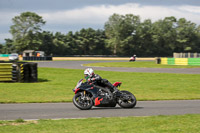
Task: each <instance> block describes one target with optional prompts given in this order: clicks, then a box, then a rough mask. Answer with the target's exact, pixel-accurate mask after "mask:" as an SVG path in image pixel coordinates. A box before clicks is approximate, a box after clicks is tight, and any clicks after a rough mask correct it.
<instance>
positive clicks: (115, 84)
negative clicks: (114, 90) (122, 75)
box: [113, 82, 122, 87]
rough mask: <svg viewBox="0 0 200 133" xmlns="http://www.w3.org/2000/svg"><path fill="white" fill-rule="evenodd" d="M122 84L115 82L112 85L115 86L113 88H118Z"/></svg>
mask: <svg viewBox="0 0 200 133" xmlns="http://www.w3.org/2000/svg"><path fill="white" fill-rule="evenodd" d="M121 84H122V82H115V83H114V84H113V85H114V86H115V87H118V86H120V85H121Z"/></svg>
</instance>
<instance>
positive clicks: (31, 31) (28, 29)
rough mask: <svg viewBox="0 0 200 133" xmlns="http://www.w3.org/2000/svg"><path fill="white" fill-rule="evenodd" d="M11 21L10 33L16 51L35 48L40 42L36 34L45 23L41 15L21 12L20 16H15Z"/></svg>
mask: <svg viewBox="0 0 200 133" xmlns="http://www.w3.org/2000/svg"><path fill="white" fill-rule="evenodd" d="M12 21H13V25H12V26H11V27H10V33H11V34H12V36H13V41H14V45H15V46H16V49H17V51H18V52H22V51H23V50H25V49H35V48H36V49H37V48H38V47H39V45H40V43H38V37H37V36H36V35H37V33H38V32H39V31H41V26H42V25H44V24H45V21H44V20H43V19H42V17H41V16H39V15H37V14H36V13H33V12H23V13H21V14H20V16H15V17H14V18H13V19H12Z"/></svg>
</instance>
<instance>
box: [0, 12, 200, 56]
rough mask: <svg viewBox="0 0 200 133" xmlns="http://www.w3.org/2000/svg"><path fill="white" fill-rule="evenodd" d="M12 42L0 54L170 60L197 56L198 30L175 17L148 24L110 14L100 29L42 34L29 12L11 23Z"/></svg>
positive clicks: (40, 21) (38, 18) (199, 49)
mask: <svg viewBox="0 0 200 133" xmlns="http://www.w3.org/2000/svg"><path fill="white" fill-rule="evenodd" d="M12 22H13V25H12V26H11V27H10V33H11V34H12V39H5V42H6V43H5V44H4V45H2V44H0V53H7V54H8V53H12V52H17V53H22V52H23V51H24V50H27V49H31V50H40V51H45V53H46V54H47V55H54V56H68V55H117V56H131V55H133V54H136V55H137V56H140V57H155V56H159V57H162V56H172V54H173V52H200V26H199V25H197V24H195V23H193V22H191V21H188V20H186V19H185V18H180V19H177V18H175V17H173V16H172V17H165V18H164V19H160V20H158V21H155V22H152V21H151V20H150V19H146V20H143V21H142V20H141V19H140V16H136V15H133V14H126V15H119V14H113V15H112V16H110V17H109V19H108V20H107V22H105V24H104V29H98V30H95V29H92V28H87V29H85V28H82V29H81V30H80V31H76V32H74V33H73V32H72V31H70V32H68V33H66V34H63V33H60V32H56V33H53V32H50V31H43V30H42V29H41V27H42V26H43V25H44V24H45V23H46V22H45V21H44V20H43V19H42V17H41V16H39V15H37V14H36V13H33V12H24V13H21V14H20V16H16V17H14V18H13V19H12Z"/></svg>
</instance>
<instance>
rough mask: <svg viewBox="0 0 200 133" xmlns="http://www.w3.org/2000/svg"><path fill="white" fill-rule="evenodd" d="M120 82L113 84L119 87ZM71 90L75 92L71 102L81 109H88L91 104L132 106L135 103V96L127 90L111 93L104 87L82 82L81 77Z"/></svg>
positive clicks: (96, 105)
mask: <svg viewBox="0 0 200 133" xmlns="http://www.w3.org/2000/svg"><path fill="white" fill-rule="evenodd" d="M121 84H122V83H121V82H115V83H114V84H113V85H114V86H116V87H119V86H120V85H121ZM73 91H74V93H75V96H74V97H73V104H74V105H75V106H76V107H77V108H79V109H81V110H88V109H91V108H92V107H93V106H95V107H115V106H116V105H117V104H118V105H119V106H120V107H122V108H133V107H135V105H136V103H137V100H136V97H135V96H134V95H133V94H132V93H131V92H129V91H117V92H116V93H112V92H110V90H109V89H106V88H104V87H101V86H97V85H94V84H89V83H87V82H85V83H84V82H83V79H81V80H80V81H79V82H78V83H77V85H76V87H75V88H74V89H73Z"/></svg>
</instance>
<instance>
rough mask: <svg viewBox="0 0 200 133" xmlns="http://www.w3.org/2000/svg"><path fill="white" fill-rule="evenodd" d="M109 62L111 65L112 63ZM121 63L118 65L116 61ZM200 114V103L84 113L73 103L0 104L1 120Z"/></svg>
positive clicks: (74, 65) (76, 64)
mask: <svg viewBox="0 0 200 133" xmlns="http://www.w3.org/2000/svg"><path fill="white" fill-rule="evenodd" d="M93 62H94V63H95V62H107V61H53V62H38V66H39V67H54V68H70V69H85V68H86V67H83V66H82V65H81V64H87V63H93ZM109 62H110V61H109ZM116 62H118V61H116ZM94 69H95V70H104V71H122V72H153V73H186V74H200V68H192V69H174V68H169V69H168V68H167V69H165V68H112V67H109V68H107V67H95V68H94ZM181 114H200V100H176V101H139V102H138V103H137V105H136V107H135V108H133V109H122V108H120V107H118V106H117V107H115V108H93V109H92V110H87V111H81V110H79V109H77V108H76V107H75V106H74V105H73V104H72V103H29V104H0V120H15V119H18V118H22V119H26V120H28V119H59V118H88V117H125V116H152V115H181Z"/></svg>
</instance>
